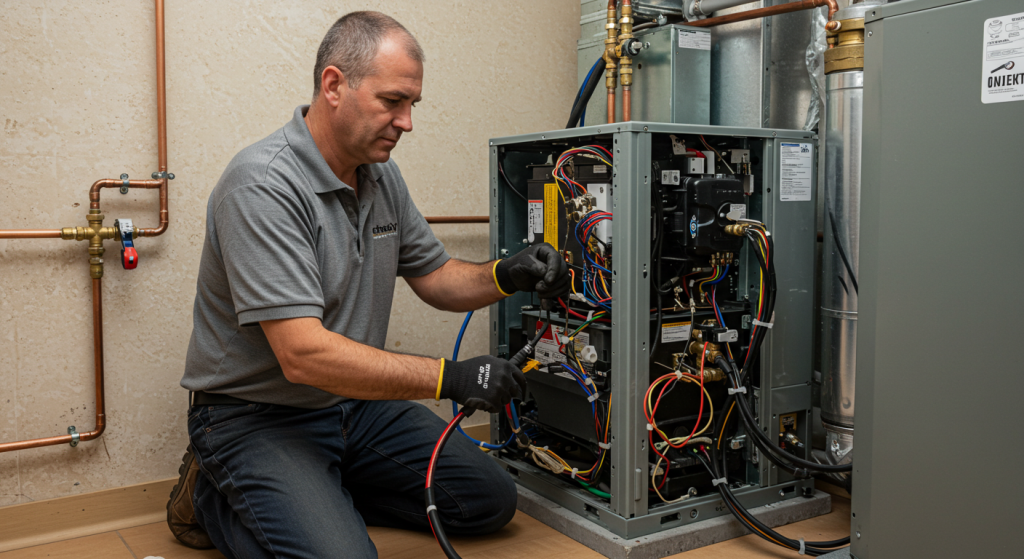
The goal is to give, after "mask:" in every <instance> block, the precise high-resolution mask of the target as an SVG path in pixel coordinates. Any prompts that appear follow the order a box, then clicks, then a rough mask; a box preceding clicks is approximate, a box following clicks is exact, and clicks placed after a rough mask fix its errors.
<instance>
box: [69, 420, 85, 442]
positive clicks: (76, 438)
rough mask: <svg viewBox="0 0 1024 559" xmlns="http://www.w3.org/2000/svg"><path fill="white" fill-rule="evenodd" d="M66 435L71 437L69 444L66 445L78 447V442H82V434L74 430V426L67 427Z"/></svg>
mask: <svg viewBox="0 0 1024 559" xmlns="http://www.w3.org/2000/svg"><path fill="white" fill-rule="evenodd" d="M68 434H69V435H71V442H70V443H68V444H70V445H71V446H78V441H80V440H82V434H81V433H79V432H78V431H76V430H75V426H74V425H69V426H68Z"/></svg>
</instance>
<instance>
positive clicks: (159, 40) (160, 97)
mask: <svg viewBox="0 0 1024 559" xmlns="http://www.w3.org/2000/svg"><path fill="white" fill-rule="evenodd" d="M156 130H157V132H156V135H157V152H158V154H159V155H158V157H159V162H160V171H161V172H165V171H167V88H166V87H165V82H164V0H156Z"/></svg>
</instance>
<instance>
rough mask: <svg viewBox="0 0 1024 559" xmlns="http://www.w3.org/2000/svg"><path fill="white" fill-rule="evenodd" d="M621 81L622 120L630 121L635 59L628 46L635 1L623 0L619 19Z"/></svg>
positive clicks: (618, 48)
mask: <svg viewBox="0 0 1024 559" xmlns="http://www.w3.org/2000/svg"><path fill="white" fill-rule="evenodd" d="M618 40H619V46H618V47H617V49H616V50H617V52H618V55H619V83H621V84H622V120H623V121H624V122H629V121H630V120H633V118H632V112H633V111H632V106H631V103H630V100H631V97H630V95H631V93H630V86H632V85H633V59H632V57H630V56H629V50H628V49H627V46H628V45H629V43H630V42H631V41H632V40H633V3H632V2H631V1H630V0H622V19H621V20H619V38H618Z"/></svg>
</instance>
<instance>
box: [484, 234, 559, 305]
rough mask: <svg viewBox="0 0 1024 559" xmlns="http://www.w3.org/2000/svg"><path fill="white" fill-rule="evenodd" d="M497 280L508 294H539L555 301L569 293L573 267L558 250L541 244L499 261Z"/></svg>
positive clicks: (495, 273) (543, 297) (495, 270)
mask: <svg viewBox="0 0 1024 559" xmlns="http://www.w3.org/2000/svg"><path fill="white" fill-rule="evenodd" d="M494 280H495V281H496V282H497V283H498V289H500V290H501V292H502V293H505V294H509V295H511V294H512V293H515V292H516V291H536V292H537V295H539V296H540V298H541V299H555V298H558V297H561V296H563V295H565V294H566V293H568V292H569V287H570V285H569V281H570V280H569V265H568V264H566V263H565V259H563V258H562V255H561V254H559V253H558V251H557V250H555V247H553V246H551V245H549V244H547V243H541V244H539V245H533V246H532V247H530V248H528V249H525V250H523V251H521V252H520V253H518V254H516V255H515V256H511V257H509V258H506V259H504V260H502V261H500V262H498V265H497V266H495V267H494Z"/></svg>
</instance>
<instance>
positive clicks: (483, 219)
mask: <svg viewBox="0 0 1024 559" xmlns="http://www.w3.org/2000/svg"><path fill="white" fill-rule="evenodd" d="M490 222H491V218H490V217H489V216H486V215H446V216H428V217H427V223H490Z"/></svg>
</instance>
